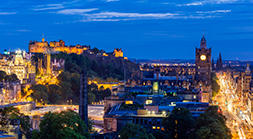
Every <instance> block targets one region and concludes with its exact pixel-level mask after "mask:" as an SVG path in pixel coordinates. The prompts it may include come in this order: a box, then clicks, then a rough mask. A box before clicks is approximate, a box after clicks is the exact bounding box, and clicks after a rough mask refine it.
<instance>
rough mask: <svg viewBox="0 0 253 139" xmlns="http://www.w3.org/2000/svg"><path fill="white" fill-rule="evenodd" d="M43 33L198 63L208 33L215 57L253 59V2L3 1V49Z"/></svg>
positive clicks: (19, 45) (130, 53)
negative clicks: (198, 53)
mask: <svg viewBox="0 0 253 139" xmlns="http://www.w3.org/2000/svg"><path fill="white" fill-rule="evenodd" d="M42 34H44V35H45V38H46V40H47V41H53V40H59V39H62V40H64V41H65V42H66V44H77V43H78V44H87V45H91V46H92V47H98V48H100V49H104V50H106V51H112V50H113V48H122V49H123V51H124V54H125V56H127V57H130V58H139V59H142V58H149V59H175V58H178V59H185V58H187V59H194V55H195V52H194V50H195V49H194V48H195V47H199V42H200V39H201V37H202V35H203V34H205V36H206V39H207V45H208V47H212V54H213V57H214V58H216V57H217V56H218V53H219V52H221V53H222V56H223V57H224V58H225V59H239V60H253V0H65V1H64V0H6V1H1V4H0V41H1V47H0V51H3V50H4V49H6V48H8V49H10V50H15V49H17V48H21V49H26V50H27V49H28V43H29V41H30V40H41V37H42Z"/></svg>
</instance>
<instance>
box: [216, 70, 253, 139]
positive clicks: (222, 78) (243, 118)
mask: <svg viewBox="0 0 253 139" xmlns="http://www.w3.org/2000/svg"><path fill="white" fill-rule="evenodd" d="M217 77H218V79H219V80H218V84H219V85H220V92H219V94H218V95H216V96H215V97H214V98H213V103H214V104H215V105H217V104H218V105H219V107H220V108H221V110H222V112H223V115H224V116H225V117H226V118H227V126H228V127H229V128H230V130H231V132H232V135H233V138H240V139H251V138H253V137H252V136H251V133H252V131H253V130H252V127H253V126H252V122H251V120H250V119H249V117H248V115H247V114H246V113H244V111H243V109H245V106H244V105H243V103H242V101H241V98H240V97H239V95H238V94H237V93H236V87H235V86H233V83H232V80H233V79H231V78H230V77H229V76H228V75H226V74H225V73H218V74H217Z"/></svg>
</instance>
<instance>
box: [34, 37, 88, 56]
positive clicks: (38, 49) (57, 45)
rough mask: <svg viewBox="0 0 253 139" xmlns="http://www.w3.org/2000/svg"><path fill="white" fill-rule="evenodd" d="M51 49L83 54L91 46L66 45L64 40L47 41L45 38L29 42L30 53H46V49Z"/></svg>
mask: <svg viewBox="0 0 253 139" xmlns="http://www.w3.org/2000/svg"><path fill="white" fill-rule="evenodd" d="M48 49H50V51H52V52H64V53H68V54H71V53H75V54H78V55H80V54H82V53H83V52H84V51H86V50H88V49H90V47H89V46H86V45H79V44H77V45H75V46H66V45H65V42H64V41H63V40H60V41H58V42H57V41H51V42H47V41H45V39H44V38H43V39H42V41H41V42H38V41H30V43H29V52H30V53H46V51H47V50H48Z"/></svg>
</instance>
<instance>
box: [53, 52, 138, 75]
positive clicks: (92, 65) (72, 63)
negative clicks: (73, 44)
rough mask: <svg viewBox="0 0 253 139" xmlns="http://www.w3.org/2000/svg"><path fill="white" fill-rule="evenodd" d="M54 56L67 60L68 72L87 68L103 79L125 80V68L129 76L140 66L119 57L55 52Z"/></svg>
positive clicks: (90, 73) (90, 72)
mask: <svg viewBox="0 0 253 139" xmlns="http://www.w3.org/2000/svg"><path fill="white" fill-rule="evenodd" d="M92 51H93V52H94V53H95V54H96V53H99V52H100V50H98V49H97V48H94V49H92ZM52 57H53V58H57V59H64V60H65V67H64V71H66V72H70V73H81V70H83V69H85V70H86V71H87V73H88V76H89V77H91V78H96V77H99V78H101V79H103V80H106V79H107V78H113V79H117V80H123V79H124V68H125V71H126V75H127V76H130V75H131V73H132V72H135V71H137V70H138V66H137V65H136V64H134V63H132V62H130V61H128V60H123V59H118V58H110V57H96V56H94V55H93V56H90V55H77V54H66V53H58V54H54V55H52Z"/></svg>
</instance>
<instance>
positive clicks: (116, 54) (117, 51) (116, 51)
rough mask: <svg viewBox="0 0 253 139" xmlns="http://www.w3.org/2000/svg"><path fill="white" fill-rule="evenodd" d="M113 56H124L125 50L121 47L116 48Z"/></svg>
mask: <svg viewBox="0 0 253 139" xmlns="http://www.w3.org/2000/svg"><path fill="white" fill-rule="evenodd" d="M113 56H115V57H123V51H122V49H121V48H116V49H114V51H113Z"/></svg>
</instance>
